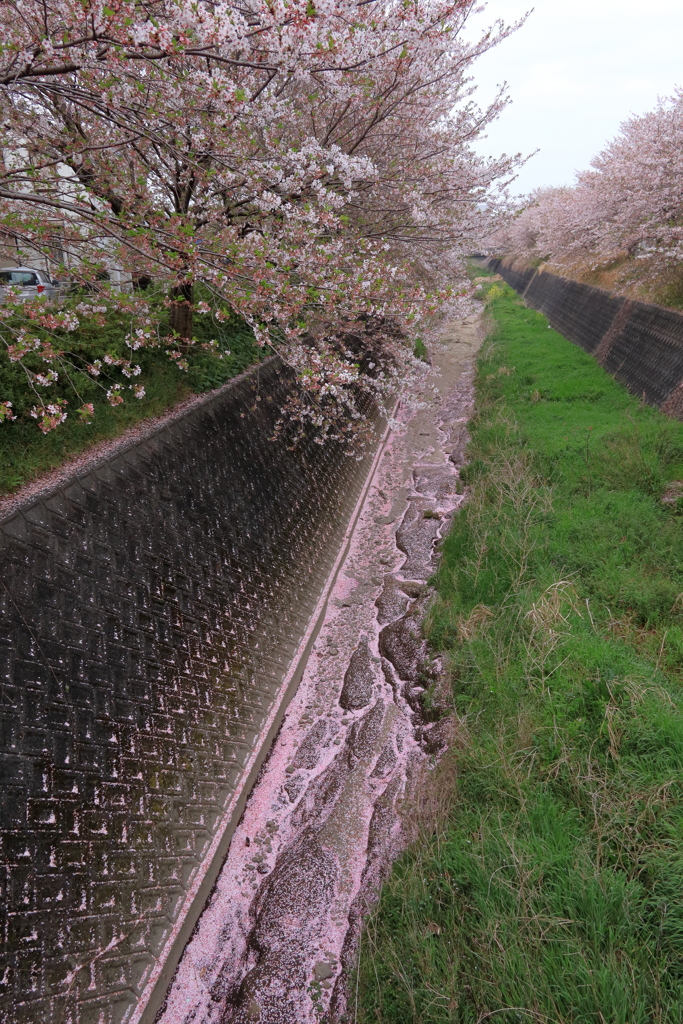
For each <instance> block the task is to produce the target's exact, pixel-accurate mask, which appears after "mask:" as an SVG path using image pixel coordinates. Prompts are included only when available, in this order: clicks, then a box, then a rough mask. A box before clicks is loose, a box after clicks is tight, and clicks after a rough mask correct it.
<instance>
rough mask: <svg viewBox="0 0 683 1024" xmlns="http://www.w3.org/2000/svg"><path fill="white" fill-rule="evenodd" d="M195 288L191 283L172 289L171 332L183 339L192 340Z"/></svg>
mask: <svg viewBox="0 0 683 1024" xmlns="http://www.w3.org/2000/svg"><path fill="white" fill-rule="evenodd" d="M193 300H194V288H193V286H192V284H191V282H190V281H185V282H184V283H183V284H179V285H175V286H174V287H173V288H171V330H172V331H173V332H174V333H175V334H178V335H179V336H180V337H181V338H187V339H188V340H190V339H191V338H192V305H193Z"/></svg>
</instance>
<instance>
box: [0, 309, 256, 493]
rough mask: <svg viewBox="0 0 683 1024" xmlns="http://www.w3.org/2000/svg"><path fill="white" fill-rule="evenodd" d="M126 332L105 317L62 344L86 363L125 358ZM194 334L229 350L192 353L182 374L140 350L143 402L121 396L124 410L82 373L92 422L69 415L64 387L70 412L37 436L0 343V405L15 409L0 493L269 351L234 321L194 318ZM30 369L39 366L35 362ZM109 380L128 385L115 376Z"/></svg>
mask: <svg viewBox="0 0 683 1024" xmlns="http://www.w3.org/2000/svg"><path fill="white" fill-rule="evenodd" d="M162 314H163V307H162ZM162 326H163V324H162ZM128 330H130V324H129V323H126V322H125V320H124V319H123V318H121V319H120V320H111V321H110V322H109V323H108V324H107V326H106V327H105V328H97V327H87V326H86V327H85V328H81V329H80V330H79V332H78V333H77V334H76V335H72V336H69V337H68V338H66V337H65V339H64V341H63V344H65V347H68V348H69V349H70V350H73V351H75V352H76V353H77V354H78V355H82V356H83V357H84V359H85V361H86V362H87V361H90V360H92V359H94V358H95V357H100V358H101V357H102V356H103V355H104V354H105V353H106V352H109V351H111V352H113V353H114V354H116V355H124V354H126V349H125V345H124V343H123V338H124V337H125V335H126V333H127V332H128ZM194 333H195V335H196V337H197V339H198V340H199V341H210V340H211V338H214V337H215V338H217V339H218V340H219V341H220V343H221V346H222V347H226V346H227V347H229V350H230V355H229V356H225V357H224V358H223V359H220V360H219V359H218V358H217V357H215V356H214V355H213V354H211V353H209V352H202V351H197V352H196V353H194V354H193V356H192V361H191V366H190V369H189V371H187V372H183V371H180V370H178V368H177V367H176V366H174V365H173V364H172V363H171V361H170V360H169V359H168V358H167V357H166V356H165V355H163V354H162V353H160V352H158V351H155V350H142V349H141V350H139V351H138V352H137V353H136V354H135V359H134V361H135V362H137V363H139V364H140V365H141V366H142V370H143V373H142V375H141V377H140V378H139V380H140V381H141V382H142V383H143V384H144V386H145V390H146V395H145V398H143V399H141V400H137V399H135V398H131V397H127V398H126V401H125V403H124V404H123V405H119V406H116V407H115V408H112V407H111V406H110V405H109V403H108V402H107V401H106V399H105V398H104V394H103V390H102V388H99V387H97V385H96V384H94V383H93V382H92V381H91V380H88V378H87V377H85V375H82V376H81V378H80V380H79V392H80V396H81V400H82V401H88V402H92V403H93V404H94V406H95V417H94V420H93V422H92V423H91V424H90V425H87V424H85V423H83V422H82V421H80V420H78V418H77V417H76V415H75V414H74V413H73V411H72V410H73V409H74V408H78V406H79V405H80V404H81V400H76V398H75V396H74V394H73V393H72V392H70V391H69V390H68V389H63V391H61V392H59V394H60V395H63V397H66V398H68V400H69V407H68V408H69V410H70V415H69V416H68V418H67V420H66V422H65V423H64V424H63V425H62V426H60V427H59V428H58V429H57V430H54V431H52V432H50V433H49V434H41V432H40V431H39V429H38V427H37V425H36V423H35V421H34V420H32V419H30V418H29V417H28V415H27V414H26V410H27V409H28V408H29V407H30V405H31V404H32V403H33V402H34V401H35V399H34V398H33V396H32V395H31V393H30V392H29V391H28V389H27V388H26V387H25V383H24V377H23V371H22V370H21V368H20V367H18V366H17V365H16V364H11V363H10V361H9V359H8V358H7V355H6V353H5V351H4V349H3V348H2V346H0V400H10V401H12V403H13V407H14V410H15V411H16V412H18V413H19V414H20V415H19V417H18V418H17V420H16V421H15V422H13V423H4V424H2V425H1V426H0V494H8V493H11V492H12V491H15V490H16V489H17V488H18V487H20V486H21V485H22V484H23V483H26V482H27V481H30V480H33V479H35V478H36V477H38V476H40V474H41V473H44V472H45V471H47V470H50V469H53V468H54V467H56V466H59V465H60V464H61V463H62V462H64V461H65V460H66V459H68V458H70V457H71V456H74V455H77V454H78V453H80V452H82V451H84V450H86V449H87V448H89V447H90V446H91V445H92V444H94V443H95V442H97V441H101V440H103V439H105V438H111V437H116V436H117V435H119V434H121V433H122V432H123V431H124V430H126V429H127V428H128V427H130V426H133V425H134V424H135V423H139V422H140V421H141V420H143V419H147V418H148V417H152V416H158V415H160V414H161V413H163V412H165V411H166V410H167V409H170V408H171V407H172V406H174V405H177V403H178V402H180V401H182V400H183V399H185V398H187V397H189V396H190V395H192V394H194V393H197V392H203V391H209V390H211V389H212V388H216V387H220V385H221V384H224V383H225V382H226V381H227V380H229V379H230V378H232V377H235V376H237V374H239V373H242V372H243V370H245V369H246V368H247V367H248V366H250V365H252V363H255V362H258V361H259V360H260V359H262V358H264V357H265V356H266V355H267V354H268V353H266V352H264V350H261V349H259V348H258V346H257V345H256V343H255V342H254V338H253V335H252V333H251V331H250V330H249V329H248V328H247V327H246V325H243V324H241V323H238V322H236V321H235V322H228V323H226V324H219V323H218V322H217V321H215V320H214V319H213V318H212V317H209V316H205V317H201V316H196V317H195V325H194ZM36 368H37V369H44V367H42V366H41V365H37V366H36V367H34V369H36ZM104 379H105V378H104V377H103V380H104ZM116 379H118V380H122V381H123V383H124V384H126V383H127V381H126V380H125V379H124V378H121V376H120V374H119V375H118V377H117V378H116ZM113 382H114V381H111V382H106V381H105V383H113ZM45 397H46V400H48V399H50V398H52V397H53V394H52V392H50V393H47V394H46V395H45ZM22 413H23V415H22Z"/></svg>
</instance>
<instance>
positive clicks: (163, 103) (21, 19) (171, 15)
mask: <svg viewBox="0 0 683 1024" xmlns="http://www.w3.org/2000/svg"><path fill="white" fill-rule="evenodd" d="M476 9H477V8H476V0H426V2H419V0H400V2H399V0H253V2H247V3H238V2H220V3H215V2H211V0H150V2H146V3H143V2H141V0H111V2H110V3H103V2H97V3H96V2H93V0H7V2H6V3H5V4H3V5H2V6H1V7H0V104H1V111H0V113H1V118H2V127H1V128H0V131H1V133H2V147H3V155H4V168H3V169H2V172H1V173H0V229H2V230H3V232H4V234H5V237H6V238H7V239H9V240H10V242H11V244H12V245H13V246H18V251H19V252H21V251H29V252H30V251H36V250H38V251H42V252H47V253H50V254H52V256H53V258H55V259H56V260H57V261H66V262H68V263H69V265H70V269H71V272H72V274H74V273H75V274H77V275H78V276H80V277H81V278H88V277H90V279H91V280H94V279H96V277H97V275H98V274H101V272H102V270H103V269H105V268H106V267H107V266H109V267H111V266H115V267H117V268H119V269H121V270H122V271H124V272H128V273H131V274H134V275H137V276H140V275H144V276H148V277H153V278H155V279H157V280H163V281H166V282H168V285H169V288H170V299H169V301H170V306H171V310H170V313H171V328H172V331H173V334H174V335H175V336H176V339H179V340H180V348H181V349H183V347H185V348H187V347H189V346H191V344H192V335H193V319H192V318H193V313H194V312H195V306H196V304H195V293H194V289H195V286H196V283H197V282H199V281H201V282H202V283H203V285H204V286H205V287H207V288H208V289H209V290H210V291H211V293H212V295H213V296H214V297H215V300H216V304H217V308H218V315H219V316H220V309H221V308H222V309H224V310H225V311H226V315H229V314H230V313H234V314H237V315H239V316H240V317H242V318H243V319H244V320H246V321H247V322H248V323H249V324H250V326H251V327H252V329H253V330H254V332H255V335H256V337H257V339H258V340H259V342H261V343H263V344H266V343H268V344H271V345H274V346H276V347H277V349H278V351H280V352H281V353H282V355H283V357H284V358H285V359H286V360H287V361H288V362H289V363H290V365H292V366H293V367H294V368H295V369H296V370H297V371H298V372H299V375H300V379H301V382H302V384H303V385H304V387H305V389H307V391H308V394H309V398H310V403H309V411H310V415H311V416H312V417H316V416H317V417H319V416H320V415H321V401H322V399H323V396H324V397H325V401H326V402H327V404H328V406H330V407H331V408H332V409H333V410H334V411H336V414H337V417H338V418H339V417H340V416H342V415H345V414H347V413H348V412H349V409H350V408H351V407H353V399H352V398H351V397H350V396H352V394H353V393H354V387H356V386H357V385H358V383H359V382H360V381H363V382H365V383H366V384H368V383H370V384H372V382H373V381H374V384H372V386H376V383H377V381H378V380H380V379H381V378H382V374H383V373H386V372H388V369H389V368H390V367H391V366H393V367H394V370H395V368H396V366H397V365H398V364H399V363H400V361H401V342H400V340H399V339H400V338H401V335H402V332H403V333H405V332H406V330H409V329H410V327H411V325H415V324H416V323H417V322H418V321H421V320H424V319H425V317H428V316H430V315H433V314H434V312H435V310H436V309H437V308H439V305H440V304H442V303H443V301H444V300H446V299H448V297H449V296H450V297H452V296H453V294H454V292H457V291H458V287H457V286H456V287H455V288H454V287H453V284H454V282H456V281H457V275H458V272H459V269H460V266H461V260H462V256H463V254H464V253H466V252H467V250H468V249H469V248H471V247H472V245H473V244H474V243H473V240H474V239H475V238H476V237H477V236H478V235H480V234H481V230H482V219H483V218H484V217H488V218H491V217H492V216H495V214H496V211H497V209H498V206H499V203H500V198H499V197H500V190H501V189H502V188H503V187H504V185H505V183H506V182H507V181H508V180H509V178H510V176H511V174H512V173H513V170H514V167H515V159H509V158H502V159H499V160H483V159H481V158H479V157H477V156H475V154H474V153H473V150H472V148H471V143H472V142H473V141H474V140H475V139H476V138H477V137H478V136H479V135H481V133H482V132H484V131H485V129H486V127H487V125H488V124H489V123H490V122H491V121H492V119H493V118H495V117H496V116H497V114H498V112H499V111H500V109H501V107H502V105H503V104H504V102H505V100H504V97H503V96H502V95H499V96H498V97H497V98H496V100H495V101H494V102H493V103H492V104H491V105H490V106H489V107H488V108H487V109H485V110H483V111H482V110H479V109H478V108H477V107H476V105H475V104H474V103H473V101H472V98H471V97H472V85H471V80H470V78H469V70H470V68H471V66H472V64H473V62H474V61H475V60H476V58H477V57H478V56H479V55H480V54H482V53H484V52H485V51H487V50H488V49H490V48H491V47H492V46H494V45H495V44H496V43H497V42H498V41H500V39H502V38H504V37H505V36H506V35H507V34H508V33H509V31H511V29H510V28H507V27H505V26H503V25H502V24H500V23H498V24H496V25H495V26H494V27H493V28H492V29H491V30H489V31H487V32H486V33H484V34H483V36H482V37H481V38H479V39H477V40H475V41H474V42H471V41H470V42H468V41H466V39H465V31H466V28H467V25H468V20H469V18H470V16H471V14H472V12H473V11H474V10H476ZM484 201H485V202H486V213H485V214H484V213H482V206H483V203H484ZM200 311H201V310H200ZM370 336H372V341H370ZM144 338H145V334H144V332H143V337H142V342H141V343H144ZM359 338H360V341H359V340H358V339H359ZM173 344H174V350H175V351H178V345H177V344H176V342H175V340H174V342H173ZM404 347H405V346H404ZM364 353H365V354H364ZM370 356H374V358H371V357H370ZM382 360H383V362H382ZM371 363H373V364H374V365H372V366H371V365H370V364H371ZM305 404H306V403H304V405H305Z"/></svg>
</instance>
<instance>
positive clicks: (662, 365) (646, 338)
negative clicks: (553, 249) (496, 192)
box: [488, 259, 683, 419]
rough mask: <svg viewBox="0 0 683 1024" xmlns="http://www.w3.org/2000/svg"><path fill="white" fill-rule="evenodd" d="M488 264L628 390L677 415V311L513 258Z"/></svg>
mask: <svg viewBox="0 0 683 1024" xmlns="http://www.w3.org/2000/svg"><path fill="white" fill-rule="evenodd" d="M488 265H489V267H490V268H491V269H492V270H495V271H497V272H498V273H499V274H500V275H501V277H502V278H503V279H504V280H505V281H507V282H508V284H509V285H511V287H513V288H514V289H515V290H516V291H518V292H519V293H520V294H521V295H522V296H523V297H524V300H525V302H526V303H527V304H528V305H529V306H531V307H532V308H533V309H537V310H539V311H540V312H541V313H543V314H545V316H547V318H548V320H549V321H550V324H551V325H552V326H553V327H554V328H555V330H557V331H559V333H560V334H563V335H564V337H565V338H569V340H570V341H573V342H575V343H576V344H577V345H580V346H581V347H582V348H584V349H585V350H586V351H587V352H590V353H592V354H593V355H594V356H595V357H596V359H597V360H598V362H599V363H600V364H601V365H602V366H604V367H605V369H606V370H607V371H608V372H609V373H611V374H613V376H615V377H616V378H617V380H619V381H621V383H622V384H625V385H626V387H627V388H628V389H629V391H632V392H633V393H634V394H636V395H638V396H639V397H642V398H643V399H644V401H646V402H648V403H649V404H650V405H656V406H659V407H660V408H661V409H663V411H664V412H667V413H668V414H669V415H672V416H676V417H677V418H679V419H683V315H681V314H680V313H677V312H675V311H673V310H669V309H663V308H662V307H661V306H653V305H649V304H648V303H645V302H634V301H632V300H630V299H625V298H624V297H623V296H620V295H613V294H612V293H611V292H607V291H604V290H603V289H602V288H593V287H592V286H591V285H587V284H579V283H578V282H576V281H570V280H568V279H567V278H564V277H559V276H558V275H556V274H550V273H548V272H546V271H536V270H534V269H533V268H532V267H529V266H526V265H524V264H521V265H520V262H519V261H518V260H500V259H492V260H489V261H488Z"/></svg>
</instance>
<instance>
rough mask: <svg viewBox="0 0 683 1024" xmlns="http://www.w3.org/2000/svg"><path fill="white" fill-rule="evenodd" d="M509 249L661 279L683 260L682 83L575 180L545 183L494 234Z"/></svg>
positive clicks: (627, 276)
mask: <svg viewBox="0 0 683 1024" xmlns="http://www.w3.org/2000/svg"><path fill="white" fill-rule="evenodd" d="M494 246H495V247H496V248H497V249H499V250H501V251H505V252H507V253H509V254H514V255H519V256H526V257H532V258H536V259H542V260H545V261H549V263H550V264H552V265H553V266H555V267H558V268H560V269H563V270H565V271H575V272H579V273H580V272H582V271H584V272H585V271H586V270H600V269H606V268H612V269H614V270H615V272H617V274H618V280H620V281H621V282H623V283H626V282H628V281H629V280H631V279H635V280H641V281H643V280H645V281H647V280H654V279H657V278H658V277H660V276H661V275H662V274H665V273H666V272H667V271H669V270H670V269H672V268H675V267H678V266H680V264H681V261H682V260H683V89H678V90H676V92H675V93H674V95H673V96H672V97H671V98H669V99H667V100H662V101H660V102H659V104H658V106H657V108H656V109H655V110H654V111H652V112H650V113H648V114H645V115H644V116H642V117H633V118H630V119H629V120H627V121H625V122H624V123H623V124H622V125H621V129H620V131H619V134H618V135H617V137H616V138H615V139H614V140H612V141H611V142H610V143H609V144H608V145H607V147H606V148H605V149H604V150H603V151H602V152H601V153H599V154H598V156H596V157H595V158H594V160H593V161H592V164H591V167H590V169H589V170H587V171H583V172H581V173H580V174H578V175H577V179H576V184H575V186H574V187H573V188H559V189H541V190H539V191H537V192H535V193H533V194H532V195H531V196H530V197H529V200H528V202H527V203H526V204H525V206H524V208H523V209H522V210H521V211H519V212H518V213H517V214H516V215H514V216H513V217H512V218H511V220H510V222H509V223H508V224H507V225H506V227H505V228H504V229H503V230H502V231H500V232H499V233H498V234H497V235H496V236H494Z"/></svg>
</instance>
